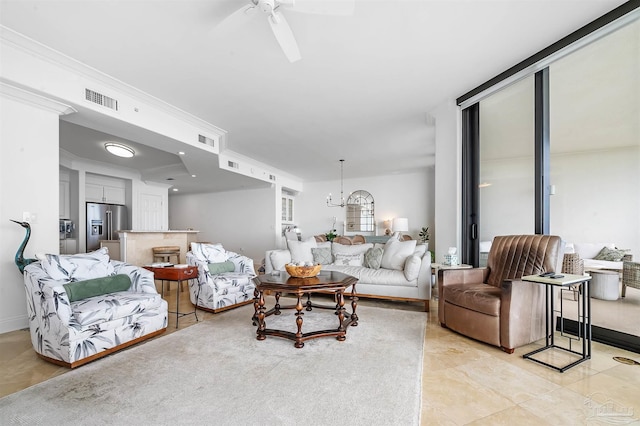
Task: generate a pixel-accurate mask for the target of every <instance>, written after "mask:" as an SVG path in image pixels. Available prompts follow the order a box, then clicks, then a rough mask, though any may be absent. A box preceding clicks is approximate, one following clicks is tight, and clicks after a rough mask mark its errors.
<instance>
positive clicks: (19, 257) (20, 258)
mask: <svg viewBox="0 0 640 426" xmlns="http://www.w3.org/2000/svg"><path fill="white" fill-rule="evenodd" d="M9 220H10V221H11V222H15V223H17V224H18V225H20V226H22V227H23V228H25V229H26V230H27V234H26V235H25V236H24V240H23V241H22V244H20V247H18V251H17V252H16V265H18V269H20V273H21V274H22V273H24V267H25V266H27V265H28V264H30V263H33V262H37V261H38V259H25V258H24V249H25V247H26V246H27V243H28V242H29V238H30V237H31V224H29V222H18V221H17V220H13V219H9Z"/></svg>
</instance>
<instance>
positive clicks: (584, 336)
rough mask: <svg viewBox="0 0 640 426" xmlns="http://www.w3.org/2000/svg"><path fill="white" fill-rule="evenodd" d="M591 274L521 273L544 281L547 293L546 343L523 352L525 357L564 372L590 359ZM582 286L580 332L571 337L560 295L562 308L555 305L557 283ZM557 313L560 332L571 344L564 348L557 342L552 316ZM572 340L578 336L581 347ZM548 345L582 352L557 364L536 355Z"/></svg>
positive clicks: (533, 281)
mask: <svg viewBox="0 0 640 426" xmlns="http://www.w3.org/2000/svg"><path fill="white" fill-rule="evenodd" d="M590 280H591V277H590V276H589V275H570V274H554V273H546V274H540V275H527V276H525V277H522V281H528V282H531V283H535V284H541V285H544V286H545V287H546V288H545V295H546V303H545V331H546V335H545V343H546V344H545V346H544V347H542V348H540V349H536V350H535V351H532V352H529V353H527V354H524V355H523V356H522V357H523V358H526V359H529V360H531V361H535V362H537V363H538V364H542V365H545V366H547V367H550V368H553V369H554V370H557V371H559V372H561V373H563V372H565V371H566V370H567V369H569V368H571V367H573V366H575V365H578V364H580V363H581V362H584V361H586V360H588V359H591V299H590V298H589V281H590ZM575 285H578V286H582V291H579V292H578V294H579V295H580V297H581V298H582V300H580V299H579V300H578V304H579V305H580V304H581V308H580V309H578V318H577V320H578V335H577V337H568V333H567V332H566V331H565V328H564V323H565V318H564V316H563V314H562V298H560V310H559V311H556V310H555V308H554V302H555V298H554V294H553V293H554V291H553V289H554V287H558V288H570V287H571V286H575ZM556 312H557V313H558V314H559V315H560V316H559V317H558V324H560V327H561V328H560V332H561V333H562V336H563V337H567V338H568V339H569V347H568V348H565V347H562V346H558V345H556V344H555V330H554V329H553V324H554V323H555V322H554V319H553V316H554V315H555V313H556ZM580 312H582V316H580ZM573 340H579V341H581V343H582V351H581V352H577V351H575V350H573V349H572V347H571V342H572V341H573ZM548 349H560V350H562V351H565V352H569V353H572V354H575V355H580V358H579V359H577V360H576V361H573V362H571V363H569V364H566V365H564V366H562V367H558V366H555V365H552V364H549V363H547V362H544V361H542V360H539V359H536V358H534V357H533V355H535V354H537V353H539V352H542V351H546V350H548Z"/></svg>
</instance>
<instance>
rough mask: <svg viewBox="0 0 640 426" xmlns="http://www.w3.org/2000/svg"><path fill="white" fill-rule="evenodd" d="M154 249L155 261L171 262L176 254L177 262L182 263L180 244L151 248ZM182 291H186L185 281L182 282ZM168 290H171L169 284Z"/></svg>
mask: <svg viewBox="0 0 640 426" xmlns="http://www.w3.org/2000/svg"><path fill="white" fill-rule="evenodd" d="M151 250H152V251H153V261H154V263H155V262H164V263H171V258H172V257H174V256H175V258H176V262H175V264H179V263H180V247H178V246H162V247H153V248H152V249H151ZM181 288H182V291H184V281H183V282H182V287H181ZM167 291H170V289H169V286H167Z"/></svg>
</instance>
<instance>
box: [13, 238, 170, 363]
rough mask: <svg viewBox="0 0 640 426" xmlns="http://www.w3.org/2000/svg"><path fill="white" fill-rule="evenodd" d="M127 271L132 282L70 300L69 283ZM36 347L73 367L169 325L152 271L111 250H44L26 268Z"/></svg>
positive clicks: (32, 337)
mask: <svg viewBox="0 0 640 426" xmlns="http://www.w3.org/2000/svg"><path fill="white" fill-rule="evenodd" d="M116 274H125V275H127V276H128V277H129V279H130V280H131V287H130V288H129V289H128V290H126V291H119V292H113V293H107V294H102V295H96V296H93V297H88V298H85V299H81V300H76V301H70V298H69V297H68V295H67V290H66V289H65V286H64V285H65V284H69V283H73V282H79V281H84V280H91V279H95V278H101V277H107V276H112V275H116ZM24 283H25V289H26V293H27V294H26V295H27V311H28V315H29V328H30V332H31V342H32V344H33V349H34V350H35V351H36V352H37V353H38V355H39V356H40V357H41V358H44V359H45V360H47V361H50V362H53V363H55V364H59V365H64V366H67V367H70V368H74V367H77V366H80V365H82V364H85V363H87V362H90V361H93V360H95V359H97V358H100V357H102V356H105V355H108V354H111V353H113V352H115V351H117V350H120V349H122V348H125V347H127V346H130V345H133V344H135V343H138V342H140V341H142V340H145V339H148V338H150V337H154V336H156V335H158V334H161V333H163V332H164V331H165V330H166V328H167V302H166V301H165V300H163V299H162V297H161V296H160V294H158V292H157V290H156V287H155V283H154V280H153V273H152V272H150V271H147V270H146V269H143V268H140V267H137V266H134V265H130V264H126V263H124V262H119V261H115V260H110V259H109V254H108V250H107V249H106V248H102V249H100V250H97V251H95V252H92V253H86V254H77V255H69V256H58V255H45V256H43V257H42V259H41V260H40V261H39V262H35V263H32V264H30V265H28V266H27V267H26V268H25V270H24Z"/></svg>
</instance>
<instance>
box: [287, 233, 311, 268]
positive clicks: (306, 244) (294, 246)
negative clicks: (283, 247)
mask: <svg viewBox="0 0 640 426" xmlns="http://www.w3.org/2000/svg"><path fill="white" fill-rule="evenodd" d="M287 245H288V246H289V251H290V252H291V262H293V263H300V262H313V254H311V249H312V248H317V247H318V246H317V244H316V240H315V238H313V237H311V238H309V239H307V240H304V241H295V240H289V241H287Z"/></svg>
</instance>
